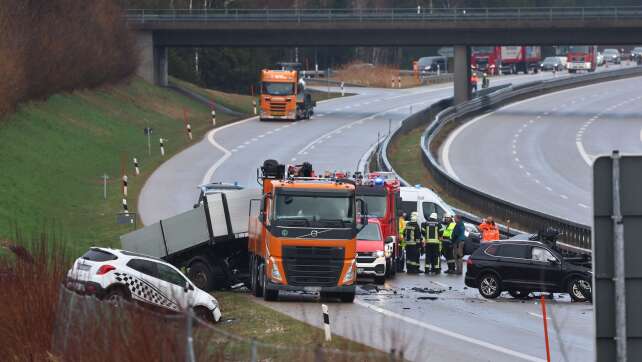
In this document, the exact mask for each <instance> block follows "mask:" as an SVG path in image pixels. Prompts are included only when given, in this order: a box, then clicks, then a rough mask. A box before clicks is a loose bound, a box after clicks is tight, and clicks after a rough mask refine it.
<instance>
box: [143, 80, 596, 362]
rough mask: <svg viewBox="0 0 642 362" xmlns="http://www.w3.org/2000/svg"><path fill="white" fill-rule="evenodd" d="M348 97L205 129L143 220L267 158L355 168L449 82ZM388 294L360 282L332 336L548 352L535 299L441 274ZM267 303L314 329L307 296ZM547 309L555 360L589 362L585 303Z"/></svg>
mask: <svg viewBox="0 0 642 362" xmlns="http://www.w3.org/2000/svg"><path fill="white" fill-rule="evenodd" d="M547 77H551V75H550V73H547V74H542V73H540V74H538V75H528V76H524V75H522V76H506V77H502V78H501V79H494V80H493V82H492V85H497V84H500V83H503V82H514V83H519V82H526V81H532V80H539V79H544V78H547ZM335 91H336V89H335ZM347 91H349V92H352V93H358V95H355V96H351V97H344V98H338V99H333V100H329V101H327V102H323V103H320V104H319V106H318V107H317V109H316V115H315V116H314V117H313V119H311V120H308V121H299V122H295V123H290V122H259V121H258V120H257V119H256V118H251V119H248V120H245V121H241V122H238V123H235V124H233V125H230V126H227V127H223V128H220V129H216V130H213V131H211V132H210V133H209V134H208V135H207V136H206V137H205V138H204V139H203V140H202V141H201V142H199V143H197V144H195V145H194V146H192V147H190V148H189V149H187V150H185V151H183V152H181V153H180V154H178V155H176V156H174V157H173V158H172V159H170V160H168V161H167V162H165V163H164V164H163V165H162V166H161V167H160V168H158V170H156V172H154V174H152V176H151V177H150V178H149V180H148V181H147V183H146V184H145V186H144V188H143V190H142V192H141V196H140V199H139V203H138V210H139V212H140V214H141V218H142V220H143V222H144V223H146V224H150V223H152V222H155V221H157V220H158V219H160V218H165V217H169V216H172V215H175V214H177V213H179V212H182V211H185V210H188V209H190V208H191V207H192V204H193V203H194V202H195V200H196V197H197V189H196V186H197V185H199V184H202V183H204V182H208V181H210V180H216V181H227V182H234V181H237V182H239V183H240V184H242V185H246V186H249V187H252V186H254V185H257V184H256V179H255V178H256V168H257V167H258V166H259V165H260V164H261V163H262V162H263V160H265V159H267V158H274V159H277V160H280V161H281V162H303V161H310V162H311V163H312V164H313V166H314V167H315V169H317V170H319V171H324V170H326V169H327V170H355V168H356V167H357V164H358V162H359V160H360V159H361V158H362V157H363V155H364V154H365V153H366V152H367V151H368V149H369V148H370V147H371V146H372V145H373V144H374V143H375V142H376V140H377V134H378V133H379V134H381V135H385V134H387V133H388V130H389V127H390V128H392V129H394V128H395V127H397V126H398V124H399V122H400V121H401V120H402V119H404V118H405V117H407V116H408V115H409V114H410V112H416V111H418V110H419V109H421V108H424V107H426V106H428V105H430V104H432V103H434V102H435V101H437V100H440V99H443V98H446V97H450V96H451V95H452V86H451V85H437V86H430V87H419V88H412V89H406V90H390V89H371V88H354V89H349V90H347ZM385 288H386V290H381V291H376V290H374V289H373V288H372V286H370V285H367V284H366V285H362V287H361V288H359V295H358V297H357V299H356V302H355V303H354V304H339V303H336V304H332V305H331V306H330V311H331V321H332V323H333V326H332V328H333V333H337V334H340V335H343V336H345V337H348V338H352V339H355V340H357V341H361V342H363V343H367V344H369V345H371V346H374V347H377V348H381V349H384V350H389V349H390V348H391V347H393V346H394V347H396V348H397V349H403V350H404V352H405V356H406V357H407V358H409V359H411V360H414V361H443V360H448V361H541V360H542V359H543V358H544V356H545V354H544V341H543V338H542V329H541V326H542V323H541V317H538V316H539V314H538V313H539V312H538V310H539V306H538V305H536V304H534V302H533V301H528V302H525V303H521V302H518V301H514V300H512V299H510V297H505V298H500V299H499V300H498V301H486V300H483V299H481V297H479V295H478V293H477V291H474V290H467V289H465V288H464V283H463V279H462V278H461V277H459V278H458V277H455V276H445V275H443V276H440V277H430V278H429V277H425V276H423V275H419V276H408V275H398V276H397V277H396V278H395V279H394V280H392V281H391V282H388V283H387V284H386V286H385ZM412 288H431V289H435V290H436V291H432V292H430V291H423V292H422V291H413V290H412ZM431 293H434V294H431ZM311 301H312V302H311ZM266 304H267V305H269V306H270V307H272V308H274V309H277V310H280V311H282V312H284V313H286V314H289V315H291V316H293V317H295V318H298V319H301V320H304V321H307V322H309V323H311V324H314V325H319V326H320V325H321V321H322V317H321V312H320V306H319V304H318V302H317V299H316V297H314V296H309V295H303V296H302V295H300V294H294V295H284V296H283V297H282V298H281V301H279V302H273V303H266ZM551 310H552V311H553V313H554V315H555V317H556V319H555V320H556V321H557V320H558V319H559V321H560V327H563V331H561V330H560V332H559V333H558V332H557V329H555V328H553V332H552V335H553V338H554V339H553V341H554V342H553V343H552V351H553V356H554V358H555V360H564V359H565V358H564V356H569V357H567V358H568V360H587V359H590V358H591V356H592V350H593V345H592V339H593V333H591V331H592V307H591V306H590V305H580V304H571V303H570V302H569V301H568V299H563V300H557V301H556V302H554V303H553V306H552V309H551ZM223 312H225V311H223ZM561 321H563V322H561Z"/></svg>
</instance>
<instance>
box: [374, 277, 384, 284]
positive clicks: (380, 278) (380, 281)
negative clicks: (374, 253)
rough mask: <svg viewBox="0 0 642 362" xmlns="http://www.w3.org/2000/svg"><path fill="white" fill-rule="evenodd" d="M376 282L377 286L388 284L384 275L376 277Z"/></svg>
mask: <svg viewBox="0 0 642 362" xmlns="http://www.w3.org/2000/svg"><path fill="white" fill-rule="evenodd" d="M374 282H375V284H377V285H383V284H384V283H385V282H386V276H385V275H382V276H378V275H375V277H374Z"/></svg>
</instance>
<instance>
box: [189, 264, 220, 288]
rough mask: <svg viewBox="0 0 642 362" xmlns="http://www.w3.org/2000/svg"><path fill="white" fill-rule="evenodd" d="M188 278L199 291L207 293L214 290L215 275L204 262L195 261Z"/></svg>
mask: <svg viewBox="0 0 642 362" xmlns="http://www.w3.org/2000/svg"><path fill="white" fill-rule="evenodd" d="M187 276H188V277H189V279H190V280H191V281H192V282H193V283H194V284H195V285H196V286H197V287H198V288H199V289H203V290H205V291H210V290H212V289H214V273H213V272H212V270H211V269H210V267H209V266H208V265H207V264H205V263H203V262H200V261H195V262H194V263H192V264H191V265H190V267H189V272H188V273H187Z"/></svg>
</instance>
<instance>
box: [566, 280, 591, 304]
mask: <svg viewBox="0 0 642 362" xmlns="http://www.w3.org/2000/svg"><path fill="white" fill-rule="evenodd" d="M568 294H570V295H571V300H573V301H574V302H586V301H589V300H590V299H591V298H592V288H591V283H590V282H589V281H588V280H586V279H582V278H577V277H575V278H571V280H569V282H568Z"/></svg>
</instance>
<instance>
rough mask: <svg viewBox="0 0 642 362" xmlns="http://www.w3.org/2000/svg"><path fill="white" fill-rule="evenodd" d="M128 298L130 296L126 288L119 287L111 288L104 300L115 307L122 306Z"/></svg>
mask: <svg viewBox="0 0 642 362" xmlns="http://www.w3.org/2000/svg"><path fill="white" fill-rule="evenodd" d="M128 299H129V298H128V295H127V293H126V292H125V290H124V289H123V288H118V287H116V288H111V289H110V290H109V291H108V292H107V294H106V295H105V297H104V298H103V300H104V301H106V302H107V303H109V304H111V305H113V306H114V307H122V306H123V305H124V304H125V302H126V301H127V300H128Z"/></svg>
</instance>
